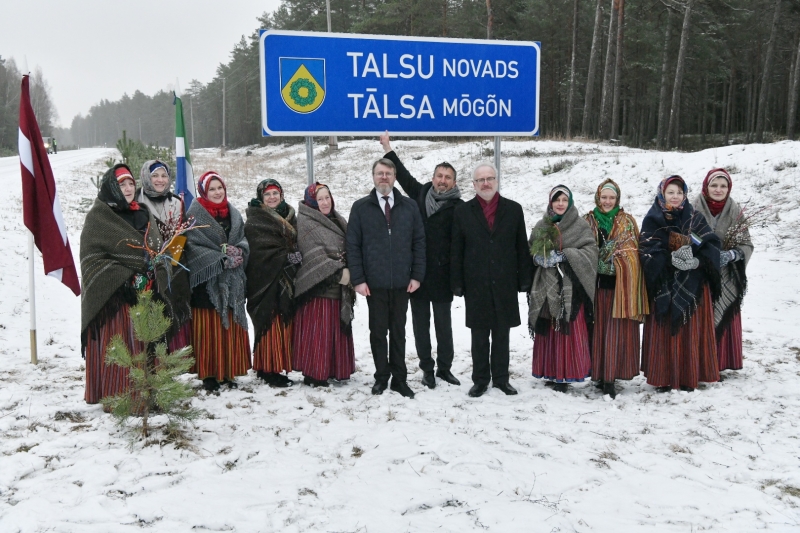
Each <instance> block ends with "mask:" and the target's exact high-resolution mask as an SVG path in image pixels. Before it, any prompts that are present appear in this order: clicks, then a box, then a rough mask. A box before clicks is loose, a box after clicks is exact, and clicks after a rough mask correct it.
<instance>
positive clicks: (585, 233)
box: [528, 207, 598, 331]
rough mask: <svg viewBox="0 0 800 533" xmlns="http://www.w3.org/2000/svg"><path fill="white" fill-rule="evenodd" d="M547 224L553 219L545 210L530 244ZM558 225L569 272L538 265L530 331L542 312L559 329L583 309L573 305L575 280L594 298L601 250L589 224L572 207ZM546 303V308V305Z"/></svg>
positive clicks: (566, 268) (560, 245)
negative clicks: (599, 251) (545, 306)
mask: <svg viewBox="0 0 800 533" xmlns="http://www.w3.org/2000/svg"><path fill="white" fill-rule="evenodd" d="M547 224H553V222H551V220H550V215H549V214H547V213H546V212H545V215H544V216H543V217H542V219H541V220H539V222H537V223H536V225H535V226H534V228H533V231H532V232H531V238H530V239H529V241H528V244H529V245H531V244H532V242H533V236H534V235H535V234H536V233H537V230H538V229H539V228H543V227H544V226H545V225H547ZM555 226H556V228H558V231H559V235H560V238H559V246H558V247H559V249H560V250H561V251H562V252H563V253H564V255H565V256H566V257H567V259H566V263H567V264H566V265H563V264H562V271H563V270H567V273H566V274H565V275H564V276H562V275H561V274H560V273H559V269H558V268H544V267H540V266H537V267H535V269H534V274H533V285H532V287H531V292H530V295H529V300H528V304H529V307H528V326H529V329H530V330H531V331H533V330H534V329H536V326H535V325H536V321H537V320H538V319H539V317H540V316H541V317H543V318H544V317H546V316H549V317H551V318H553V319H554V320H555V321H556V322H555V327H556V329H561V328H562V327H565V326H568V324H569V322H572V321H573V320H575V317H576V316H577V314H578V312H579V311H580V306H578V305H574V304H575V303H577V302H573V292H576V288H575V287H574V284H576V283H577V284H578V285H579V286H580V288H581V289H582V292H583V293H585V294H586V297H587V298H588V299H589V301H590V302H594V292H595V286H596V284H597V254H598V252H597V243H596V242H595V240H594V235H592V231H591V229H590V228H589V224H587V222H586V221H585V220H583V219H582V218H581V217H580V216H579V215H578V210H577V209H576V208H575V207H569V208H567V211H566V212H565V213H564V215H562V218H561V220H560V221H559V222H556V223H555ZM545 303H547V308H546V309H543V307H544V304H545Z"/></svg>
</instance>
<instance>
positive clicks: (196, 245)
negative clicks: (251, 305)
mask: <svg viewBox="0 0 800 533" xmlns="http://www.w3.org/2000/svg"><path fill="white" fill-rule="evenodd" d="M228 209H229V210H230V214H231V231H230V236H229V237H226V236H225V230H224V229H223V228H222V226H220V225H219V223H218V222H217V221H216V220H215V219H214V217H212V216H211V215H210V214H209V212H208V211H206V209H205V207H203V206H202V205H201V204H200V202H192V206H191V207H190V208H189V211H188V212H187V213H186V214H187V216H188V217H194V219H195V221H196V222H197V225H198V226H209V227H207V228H199V229H193V230H189V231H187V232H186V233H185V235H186V241H187V242H186V252H185V253H186V267H187V268H188V269H189V279H190V282H191V286H192V289H194V288H195V287H197V286H198V285H200V284H201V283H205V284H206V291H207V292H208V296H209V298H210V299H211V301H212V302H213V304H214V308H215V309H216V311H217V313H219V315H220V318H221V319H222V325H223V326H225V329H227V328H228V327H229V325H230V324H229V322H228V308H230V309H231V310H232V311H233V319H234V320H235V321H236V323H237V324H239V325H240V326H242V327H243V328H245V329H247V315H246V314H245V307H244V303H245V296H246V291H245V289H246V286H247V277H246V276H245V267H247V259H248V257H249V256H250V246H249V245H248V244H247V239H245V236H244V222H243V221H242V215H241V214H240V213H239V211H237V210H236V208H234V207H233V206H232V205H230V204H228ZM223 244H230V245H233V246H236V247H237V248H241V250H242V260H243V262H242V264H241V265H240V266H238V267H236V268H224V267H223V261H224V260H225V259H226V255H225V253H223V251H222V245H223Z"/></svg>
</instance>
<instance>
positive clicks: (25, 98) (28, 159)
mask: <svg viewBox="0 0 800 533" xmlns="http://www.w3.org/2000/svg"><path fill="white" fill-rule="evenodd" d="M19 162H20V170H21V172H22V213H23V219H24V221H25V226H26V227H27V228H28V229H29V230H30V231H31V233H32V234H33V239H34V242H35V243H36V247H37V248H38V249H39V251H40V252H42V259H43V261H44V272H45V274H47V275H48V276H53V277H54V278H56V279H58V280H59V281H60V282H61V283H63V284H64V285H66V286H67V287H69V288H70V289H72V292H74V293H75V296H78V295H79V294H80V293H81V286H80V282H78V272H77V271H76V270H75V262H74V261H73V259H72V250H71V249H70V247H69V239H68V238H67V225H66V224H65V223H64V217H63V216H62V214H61V203H60V202H59V200H58V192H57V191H56V181H55V179H53V170H52V169H51V168H50V160H49V159H48V158H47V150H45V147H44V141H43V140H42V134H41V132H40V131H39V124H38V123H37V122H36V116H35V115H34V114H33V108H32V107H31V96H30V89H29V81H28V76H27V75H25V76H23V77H22V94H20V98H19Z"/></svg>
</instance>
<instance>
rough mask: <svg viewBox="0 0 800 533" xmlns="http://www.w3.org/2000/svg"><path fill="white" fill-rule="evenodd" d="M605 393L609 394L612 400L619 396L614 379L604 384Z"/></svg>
mask: <svg viewBox="0 0 800 533" xmlns="http://www.w3.org/2000/svg"><path fill="white" fill-rule="evenodd" d="M603 394H608V395H609V396H611V399H612V400H613V399H614V398H616V397H617V389H615V388H614V382H613V381H611V382H606V383H604V384H603Z"/></svg>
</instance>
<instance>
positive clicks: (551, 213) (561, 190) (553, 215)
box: [547, 185, 573, 222]
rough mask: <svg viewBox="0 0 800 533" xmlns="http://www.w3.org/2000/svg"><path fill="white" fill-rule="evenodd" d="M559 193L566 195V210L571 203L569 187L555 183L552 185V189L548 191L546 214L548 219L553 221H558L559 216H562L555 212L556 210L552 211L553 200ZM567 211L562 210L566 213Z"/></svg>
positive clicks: (559, 219) (570, 206) (569, 207)
mask: <svg viewBox="0 0 800 533" xmlns="http://www.w3.org/2000/svg"><path fill="white" fill-rule="evenodd" d="M559 193H561V194H564V195H566V197H567V198H568V199H569V204H568V205H567V211H569V210H570V209H571V208H572V205H573V203H572V191H571V190H569V187H567V186H566V185H556V186H555V187H553V188H552V190H551V191H550V201H549V202H548V204H547V216H549V217H550V220H552V221H553V222H560V221H561V217H563V216H564V215H559V214H556V212H555V211H553V200H555V198H556V196H558V194H559ZM567 211H564V214H567Z"/></svg>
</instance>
